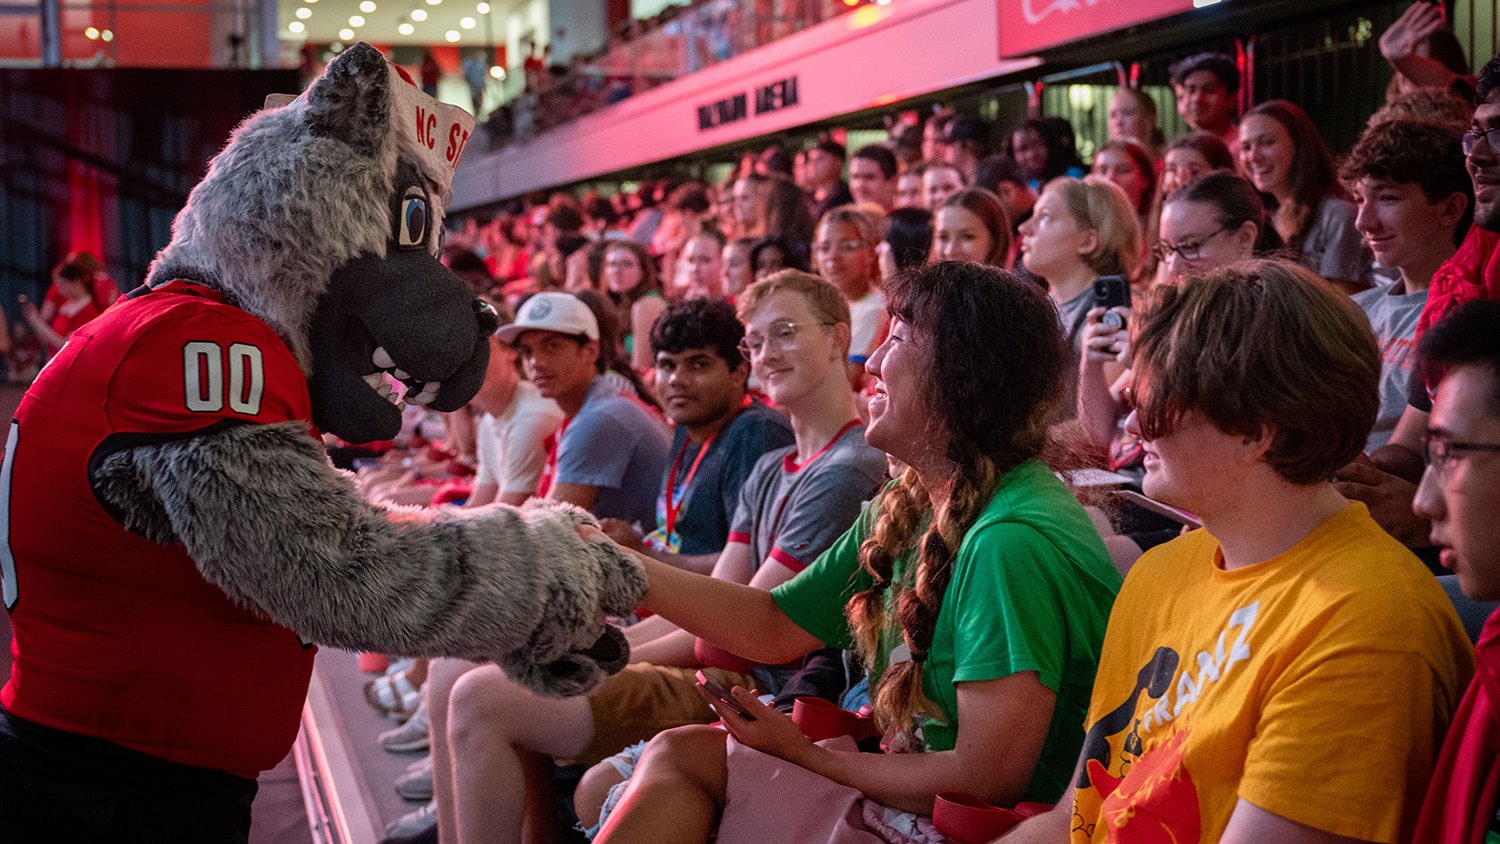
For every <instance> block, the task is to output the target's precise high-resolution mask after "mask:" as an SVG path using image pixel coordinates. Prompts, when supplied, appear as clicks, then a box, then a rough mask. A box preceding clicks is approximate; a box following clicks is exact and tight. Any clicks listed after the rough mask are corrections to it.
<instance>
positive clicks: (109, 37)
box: [99, 29, 115, 41]
mask: <svg viewBox="0 0 1500 844" xmlns="http://www.w3.org/2000/svg"><path fill="white" fill-rule="evenodd" d="M99 37H100V38H101V39H103V40H105V41H113V40H115V34H114V33H113V32H111V31H109V30H107V29H103V30H100V31H99Z"/></svg>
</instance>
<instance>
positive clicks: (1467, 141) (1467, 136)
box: [1458, 126, 1500, 155]
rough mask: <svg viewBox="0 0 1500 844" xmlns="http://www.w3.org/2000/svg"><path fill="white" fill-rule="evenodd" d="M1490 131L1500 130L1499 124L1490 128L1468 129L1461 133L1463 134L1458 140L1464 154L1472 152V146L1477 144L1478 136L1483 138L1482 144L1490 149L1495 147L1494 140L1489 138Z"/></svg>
mask: <svg viewBox="0 0 1500 844" xmlns="http://www.w3.org/2000/svg"><path fill="white" fill-rule="evenodd" d="M1491 132H1500V126H1496V127H1494V128H1492V129H1477V130H1476V129H1470V130H1469V131H1467V132H1465V133H1463V135H1462V136H1460V137H1459V140H1458V142H1459V145H1460V146H1462V147H1463V151H1464V155H1470V154H1472V153H1473V152H1474V148H1475V147H1477V146H1479V139H1480V138H1483V139H1484V145H1485V146H1487V147H1489V148H1490V150H1491V151H1493V150H1494V149H1495V141H1494V140H1492V139H1491V138H1490V133H1491Z"/></svg>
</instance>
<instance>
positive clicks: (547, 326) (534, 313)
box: [495, 293, 599, 343]
mask: <svg viewBox="0 0 1500 844" xmlns="http://www.w3.org/2000/svg"><path fill="white" fill-rule="evenodd" d="M532 330H537V331H556V332H557V333H559V334H567V335H570V336H574V337H576V336H578V335H579V334H582V335H583V336H585V337H587V338H589V339H590V340H598V339H599V320H597V319H595V318H594V312H593V311H591V310H589V306H588V305H585V304H584V303H583V300H581V299H579V298H578V297H577V296H574V295H573V294H571V293H538V294H536V295H535V296H532V297H531V298H530V299H527V300H526V304H524V305H522V306H521V313H520V314H519V315H518V316H517V317H516V321H515V322H513V323H511V324H510V325H507V326H505V327H503V328H501V329H500V330H499V331H496V332H495V336H496V337H499V338H500V342H502V343H514V342H516V338H517V337H520V336H521V334H522V332H526V331H532Z"/></svg>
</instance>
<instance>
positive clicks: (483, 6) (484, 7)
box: [479, 3, 490, 15]
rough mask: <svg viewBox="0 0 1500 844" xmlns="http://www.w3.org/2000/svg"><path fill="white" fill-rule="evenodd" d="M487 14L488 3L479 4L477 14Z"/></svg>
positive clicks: (488, 9)
mask: <svg viewBox="0 0 1500 844" xmlns="http://www.w3.org/2000/svg"><path fill="white" fill-rule="evenodd" d="M489 13H490V4H488V3H480V4H479V14H481V15H487V14H489Z"/></svg>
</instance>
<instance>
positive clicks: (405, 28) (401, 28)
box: [396, 23, 417, 35]
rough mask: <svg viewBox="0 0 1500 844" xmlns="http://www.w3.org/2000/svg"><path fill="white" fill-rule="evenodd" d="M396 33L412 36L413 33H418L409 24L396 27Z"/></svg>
mask: <svg viewBox="0 0 1500 844" xmlns="http://www.w3.org/2000/svg"><path fill="white" fill-rule="evenodd" d="M396 31H397V32H399V33H401V34H402V35H410V34H412V33H413V32H416V31H417V28H416V27H414V26H412V25H411V24H409V23H402V24H401V25H400V26H398V27H396Z"/></svg>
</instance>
